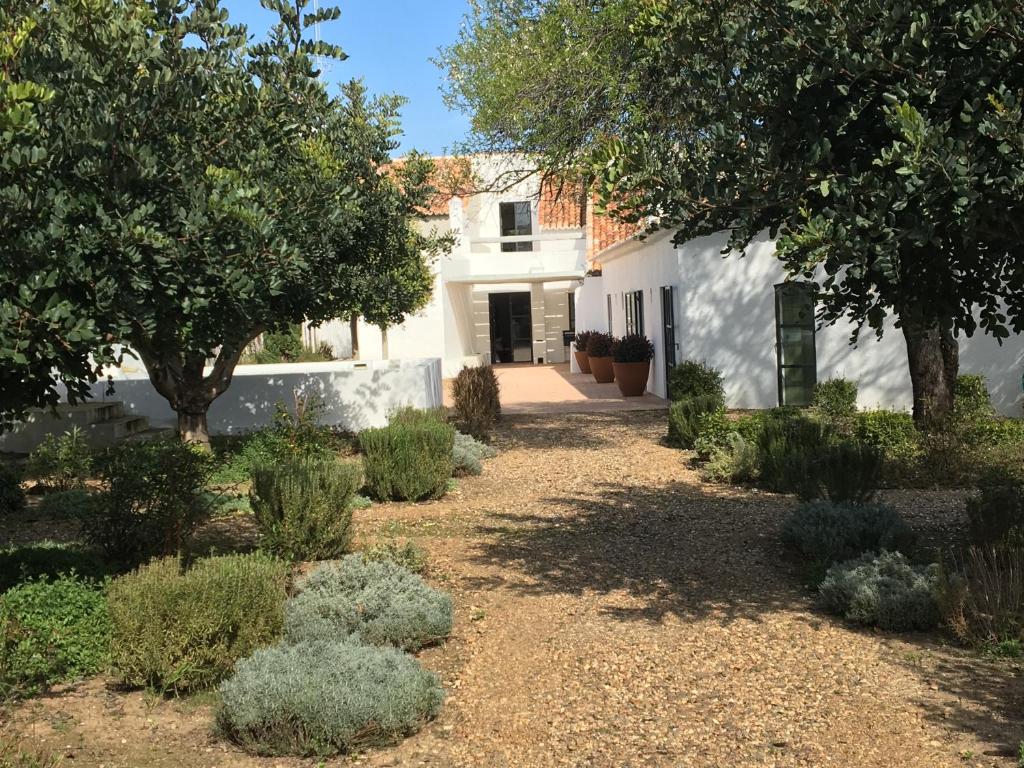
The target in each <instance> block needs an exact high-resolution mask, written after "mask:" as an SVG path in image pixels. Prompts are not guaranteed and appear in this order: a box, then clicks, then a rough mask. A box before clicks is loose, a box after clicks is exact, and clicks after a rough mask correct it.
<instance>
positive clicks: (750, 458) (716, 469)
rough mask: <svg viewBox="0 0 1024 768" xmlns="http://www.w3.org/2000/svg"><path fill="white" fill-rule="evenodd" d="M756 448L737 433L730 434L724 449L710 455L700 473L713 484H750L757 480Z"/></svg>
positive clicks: (757, 462) (757, 459)
mask: <svg viewBox="0 0 1024 768" xmlns="http://www.w3.org/2000/svg"><path fill="white" fill-rule="evenodd" d="M759 466H760V464H759V458H758V452H757V447H756V446H754V445H752V444H751V443H749V442H747V440H746V438H744V437H743V435H741V434H740V433H739V432H731V433H730V434H729V436H728V438H727V443H726V445H725V446H724V447H722V448H718V449H716V450H715V451H714V452H712V454H711V458H710V459H709V460H708V462H707V464H705V465H704V466H703V467H702V468H701V471H702V473H703V475H704V478H705V479H706V480H709V481H710V482H713V483H752V482H754V481H755V480H757V478H758V473H759V471H760V469H759Z"/></svg>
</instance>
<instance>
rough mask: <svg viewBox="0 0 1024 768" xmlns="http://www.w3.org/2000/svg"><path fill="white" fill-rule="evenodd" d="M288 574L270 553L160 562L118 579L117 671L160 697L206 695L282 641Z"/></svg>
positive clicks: (113, 589) (112, 602)
mask: <svg viewBox="0 0 1024 768" xmlns="http://www.w3.org/2000/svg"><path fill="white" fill-rule="evenodd" d="M287 581H288V567H287V565H286V564H285V563H284V562H282V561H280V560H276V559H273V558H271V557H268V556H267V555H263V554H259V553H256V554H249V555H224V556H219V557H209V558H204V559H201V560H197V561H196V562H195V563H194V564H193V565H192V567H191V568H188V569H187V570H182V565H181V563H180V561H179V560H178V559H177V558H173V557H169V558H164V559H162V560H154V561H153V562H151V563H149V564H148V565H144V566H142V567H141V568H139V569H138V570H136V571H134V572H132V573H130V574H127V575H125V576H121V577H120V578H118V579H115V580H114V581H113V582H112V583H111V585H110V589H109V598H108V601H109V602H108V608H109V611H110V620H111V624H112V626H113V641H112V643H111V656H112V661H113V668H114V672H115V674H116V675H117V677H118V678H119V679H120V680H121V681H122V682H124V683H126V684H127V685H131V686H148V687H152V688H155V689H157V690H160V691H164V692H167V691H175V692H181V691H189V690H196V689H201V688H206V687H209V686H211V685H214V684H216V683H217V682H219V681H220V680H222V679H223V678H224V677H225V676H226V675H227V674H228V673H229V672H230V671H231V668H232V666H233V665H234V663H235V662H236V661H237V660H238V659H240V658H242V657H244V656H246V655H248V654H250V653H252V652H253V651H254V650H255V649H256V648H258V647H260V646H263V645H267V644H269V643H272V642H274V641H275V640H277V638H278V636H279V635H280V633H281V629H282V626H283V621H284V600H285V588H286V585H287Z"/></svg>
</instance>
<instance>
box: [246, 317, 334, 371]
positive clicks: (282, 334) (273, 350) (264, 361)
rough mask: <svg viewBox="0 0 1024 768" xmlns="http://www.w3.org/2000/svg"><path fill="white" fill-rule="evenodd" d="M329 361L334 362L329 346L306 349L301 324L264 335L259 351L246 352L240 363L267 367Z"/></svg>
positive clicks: (323, 345) (332, 351)
mask: <svg viewBox="0 0 1024 768" xmlns="http://www.w3.org/2000/svg"><path fill="white" fill-rule="evenodd" d="M330 360H334V349H333V347H331V345H330V344H327V343H324V342H321V343H320V344H319V345H318V346H317V347H316V348H315V349H313V348H310V347H307V346H306V345H305V342H304V341H303V338H302V324H301V323H292V324H290V325H289V326H288V327H287V328H285V329H284V330H279V331H268V332H267V333H264V334H263V337H262V340H261V344H260V346H259V349H257V350H255V351H251V352H247V353H246V354H245V355H243V356H242V359H241V361H240V362H242V363H254V364H257V365H268V364H273V363H319V362H326V361H330Z"/></svg>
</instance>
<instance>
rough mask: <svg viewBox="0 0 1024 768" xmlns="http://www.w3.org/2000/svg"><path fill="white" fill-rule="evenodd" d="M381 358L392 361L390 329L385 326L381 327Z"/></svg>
mask: <svg viewBox="0 0 1024 768" xmlns="http://www.w3.org/2000/svg"><path fill="white" fill-rule="evenodd" d="M380 356H381V357H382V358H383V359H385V360H388V359H390V358H389V353H388V329H387V326H384V325H382V326H381V327H380Z"/></svg>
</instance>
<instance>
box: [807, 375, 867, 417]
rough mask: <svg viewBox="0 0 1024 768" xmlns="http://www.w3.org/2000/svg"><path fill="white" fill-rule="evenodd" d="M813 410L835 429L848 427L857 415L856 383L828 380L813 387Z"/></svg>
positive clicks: (848, 380)
mask: <svg viewBox="0 0 1024 768" xmlns="http://www.w3.org/2000/svg"><path fill="white" fill-rule="evenodd" d="M811 408H813V409H814V410H815V411H816V412H817V413H819V414H820V415H821V417H822V418H823V419H824V420H825V422H826V423H827V424H830V425H832V426H833V427H836V428H842V427H845V426H846V425H848V424H849V423H850V422H851V421H852V420H853V419H854V417H855V416H856V415H857V382H855V381H850V379H828V380H826V381H819V382H818V383H817V384H815V386H814V398H813V399H812V401H811Z"/></svg>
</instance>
